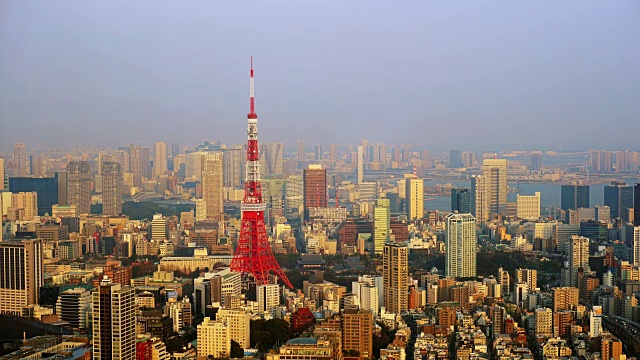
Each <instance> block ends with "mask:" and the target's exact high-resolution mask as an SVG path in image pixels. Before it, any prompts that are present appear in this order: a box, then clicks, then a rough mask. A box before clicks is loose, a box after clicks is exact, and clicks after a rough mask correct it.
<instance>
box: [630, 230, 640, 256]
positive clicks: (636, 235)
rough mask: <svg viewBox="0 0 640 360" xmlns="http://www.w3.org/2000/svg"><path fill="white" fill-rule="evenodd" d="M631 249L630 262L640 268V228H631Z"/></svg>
mask: <svg viewBox="0 0 640 360" xmlns="http://www.w3.org/2000/svg"><path fill="white" fill-rule="evenodd" d="M632 245H633V246H632V248H631V261H632V263H633V266H640V226H635V227H634V228H633V243H632Z"/></svg>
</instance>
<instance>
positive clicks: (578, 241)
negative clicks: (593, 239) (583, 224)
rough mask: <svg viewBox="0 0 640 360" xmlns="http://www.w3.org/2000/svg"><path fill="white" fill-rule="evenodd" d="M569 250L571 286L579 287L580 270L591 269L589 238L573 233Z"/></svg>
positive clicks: (586, 270)
mask: <svg viewBox="0 0 640 360" xmlns="http://www.w3.org/2000/svg"><path fill="white" fill-rule="evenodd" d="M567 250H568V256H569V276H570V279H571V280H570V281H571V286H574V287H578V272H581V271H584V272H588V270H589V238H586V237H582V236H578V235H573V236H572V237H571V241H569V242H568V249H567Z"/></svg>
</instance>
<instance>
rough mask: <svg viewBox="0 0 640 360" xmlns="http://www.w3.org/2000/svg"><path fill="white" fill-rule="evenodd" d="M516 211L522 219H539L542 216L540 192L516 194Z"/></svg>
mask: <svg viewBox="0 0 640 360" xmlns="http://www.w3.org/2000/svg"><path fill="white" fill-rule="evenodd" d="M516 209H517V210H516V211H517V216H518V217H519V218H520V219H525V220H538V219H539V218H540V193H539V192H536V193H535V195H527V196H525V195H520V194H518V195H517V196H516Z"/></svg>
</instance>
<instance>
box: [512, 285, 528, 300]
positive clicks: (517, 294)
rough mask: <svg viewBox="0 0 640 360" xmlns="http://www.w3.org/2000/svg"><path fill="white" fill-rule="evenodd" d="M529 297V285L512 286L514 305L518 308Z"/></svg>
mask: <svg viewBox="0 0 640 360" xmlns="http://www.w3.org/2000/svg"><path fill="white" fill-rule="evenodd" d="M528 296H529V284H527V283H524V282H522V283H516V284H515V285H514V286H513V301H514V302H515V303H516V305H518V306H520V305H521V304H522V303H523V302H525V301H527V297H528Z"/></svg>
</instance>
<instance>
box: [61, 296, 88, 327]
mask: <svg viewBox="0 0 640 360" xmlns="http://www.w3.org/2000/svg"><path fill="white" fill-rule="evenodd" d="M91 302H92V300H91V291H89V290H87V289H85V288H76V289H69V290H65V291H63V292H61V293H60V295H59V296H58V301H57V302H56V314H58V317H59V319H60V321H65V322H68V323H69V325H70V326H71V327H72V328H74V329H90V328H91V324H90V322H89V321H90V319H91Z"/></svg>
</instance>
